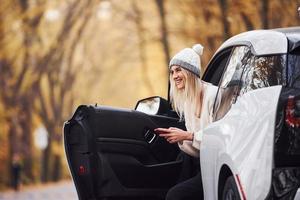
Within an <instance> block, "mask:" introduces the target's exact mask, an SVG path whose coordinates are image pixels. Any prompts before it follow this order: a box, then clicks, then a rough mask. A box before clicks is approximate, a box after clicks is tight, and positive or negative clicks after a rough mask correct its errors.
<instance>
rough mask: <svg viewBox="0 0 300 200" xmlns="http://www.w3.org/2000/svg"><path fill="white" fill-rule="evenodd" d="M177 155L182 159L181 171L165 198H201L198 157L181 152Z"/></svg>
mask: <svg viewBox="0 0 300 200" xmlns="http://www.w3.org/2000/svg"><path fill="white" fill-rule="evenodd" d="M179 157H180V159H183V170H182V171H183V172H182V174H181V178H180V179H179V183H178V184H177V185H175V186H173V187H172V188H171V189H170V190H169V191H168V193H167V196H166V200H194V199H195V200H201V199H203V187H202V178H201V171H200V163H199V158H194V157H191V156H189V155H187V154H185V153H183V152H181V153H180V156H179ZM187 178H188V179H187Z"/></svg>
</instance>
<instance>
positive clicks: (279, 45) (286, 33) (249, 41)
mask: <svg viewBox="0 0 300 200" xmlns="http://www.w3.org/2000/svg"><path fill="white" fill-rule="evenodd" d="M238 45H247V46H250V47H251V51H252V53H253V54H254V55H257V56H261V55H272V54H284V53H287V52H290V51H292V50H293V49H295V48H297V47H299V46H300V27H290V28H280V29H269V30H264V29H262V30H253V31H248V32H244V33H240V34H238V35H236V36H233V37H231V38H229V39H228V40H226V41H225V42H224V43H223V44H222V45H221V47H220V48H219V49H218V50H217V51H216V53H218V52H219V51H221V50H223V49H226V48H228V47H232V46H238Z"/></svg>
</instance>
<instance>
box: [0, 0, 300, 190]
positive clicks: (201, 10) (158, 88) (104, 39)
mask: <svg viewBox="0 0 300 200" xmlns="http://www.w3.org/2000/svg"><path fill="white" fill-rule="evenodd" d="M298 6H300V0H243V1H239V0H1V4H0V19H1V20H0V174H1V176H0V190H1V191H3V190H5V189H8V188H10V187H11V184H12V183H13V175H14V173H16V171H19V172H20V174H21V175H20V177H21V182H22V185H31V184H39V183H48V182H57V181H59V180H62V179H69V178H70V176H69V171H68V168H67V163H66V159H65V155H64V149H63V144H62V138H63V137H62V127H63V123H64V121H66V120H67V119H69V118H70V117H71V115H72V113H73V112H74V110H75V109H76V107H78V106H79V105H80V104H95V103H98V105H109V106H116V107H125V108H131V109H133V108H134V106H135V104H136V102H137V100H139V99H142V98H146V97H149V96H154V95H158V96H162V97H164V98H167V87H168V67H167V66H168V61H169V59H170V57H172V56H173V55H174V54H175V53H176V52H177V51H179V50H181V49H182V48H185V47H191V46H192V45H193V44H195V43H201V44H203V46H204V47H205V49H204V55H203V59H202V68H203V69H205V67H206V64H207V63H208V61H209V59H210V58H211V56H212V55H213V53H214V52H215V50H216V49H217V48H218V47H219V45H220V44H221V43H222V42H223V41H224V40H225V39H227V38H228V37H230V36H232V35H235V34H238V33H240V32H243V31H247V30H253V29H262V28H278V27H287V26H298V25H299V24H300V18H299V16H298V12H297V9H298ZM274 42H276V41H274ZM19 172H17V173H19Z"/></svg>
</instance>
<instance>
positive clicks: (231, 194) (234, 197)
mask: <svg viewBox="0 0 300 200" xmlns="http://www.w3.org/2000/svg"><path fill="white" fill-rule="evenodd" d="M222 199H223V200H241V198H240V194H239V191H238V188H237V186H236V184H235V181H234V178H233V176H230V177H228V178H227V180H226V182H225V186H224V189H223V195H222Z"/></svg>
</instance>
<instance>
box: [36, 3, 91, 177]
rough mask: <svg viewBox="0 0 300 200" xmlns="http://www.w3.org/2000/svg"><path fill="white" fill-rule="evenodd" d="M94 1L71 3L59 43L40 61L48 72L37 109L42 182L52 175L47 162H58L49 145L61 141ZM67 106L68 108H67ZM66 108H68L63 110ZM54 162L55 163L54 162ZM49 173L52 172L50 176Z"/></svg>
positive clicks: (39, 90)
mask: <svg viewBox="0 0 300 200" xmlns="http://www.w3.org/2000/svg"><path fill="white" fill-rule="evenodd" d="M96 2H97V1H74V2H73V3H72V4H71V5H70V7H69V8H68V10H67V14H66V15H65V18H64V22H63V25H62V27H61V31H60V33H59V34H58V41H60V42H59V43H56V42H55V43H54V44H53V45H52V47H51V48H50V50H49V52H48V54H47V55H46V58H47V59H46V60H45V59H43V60H41V65H42V66H43V70H47V71H46V73H44V76H45V78H46V80H47V87H48V89H47V90H46V91H48V93H46V92H45V91H44V90H43V89H44V88H43V87H42V85H41V84H40V85H39V88H38V94H39V104H40V106H39V109H38V113H39V115H40V117H41V119H42V120H43V123H44V125H45V127H46V129H47V132H48V146H47V147H46V149H45V150H44V151H43V158H42V172H41V180H42V181H43V182H47V181H49V179H50V177H55V176H53V173H54V174H56V172H53V171H55V170H59V168H58V169H54V167H52V168H53V170H51V169H52V168H51V166H50V160H51V159H52V158H56V159H60V156H59V155H56V156H54V155H53V152H52V143H53V142H61V127H62V124H63V121H64V120H65V119H64V114H65V113H70V112H71V110H70V108H71V107H72V106H70V104H71V105H72V102H73V100H74V99H73V98H74V96H73V95H72V87H73V85H74V81H75V77H76V75H77V74H78V73H77V72H78V71H77V70H78V68H76V67H74V66H75V65H74V63H73V60H74V55H75V50H76V47H77V45H78V43H79V42H80V39H81V38H82V34H83V32H84V29H85V27H86V26H87V24H88V22H89V19H90V18H91V16H92V14H93V8H94V7H95V3H96ZM68 105H69V106H68ZM66 108H69V109H66ZM54 163H56V162H54ZM51 171H52V172H53V173H52V174H51Z"/></svg>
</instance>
